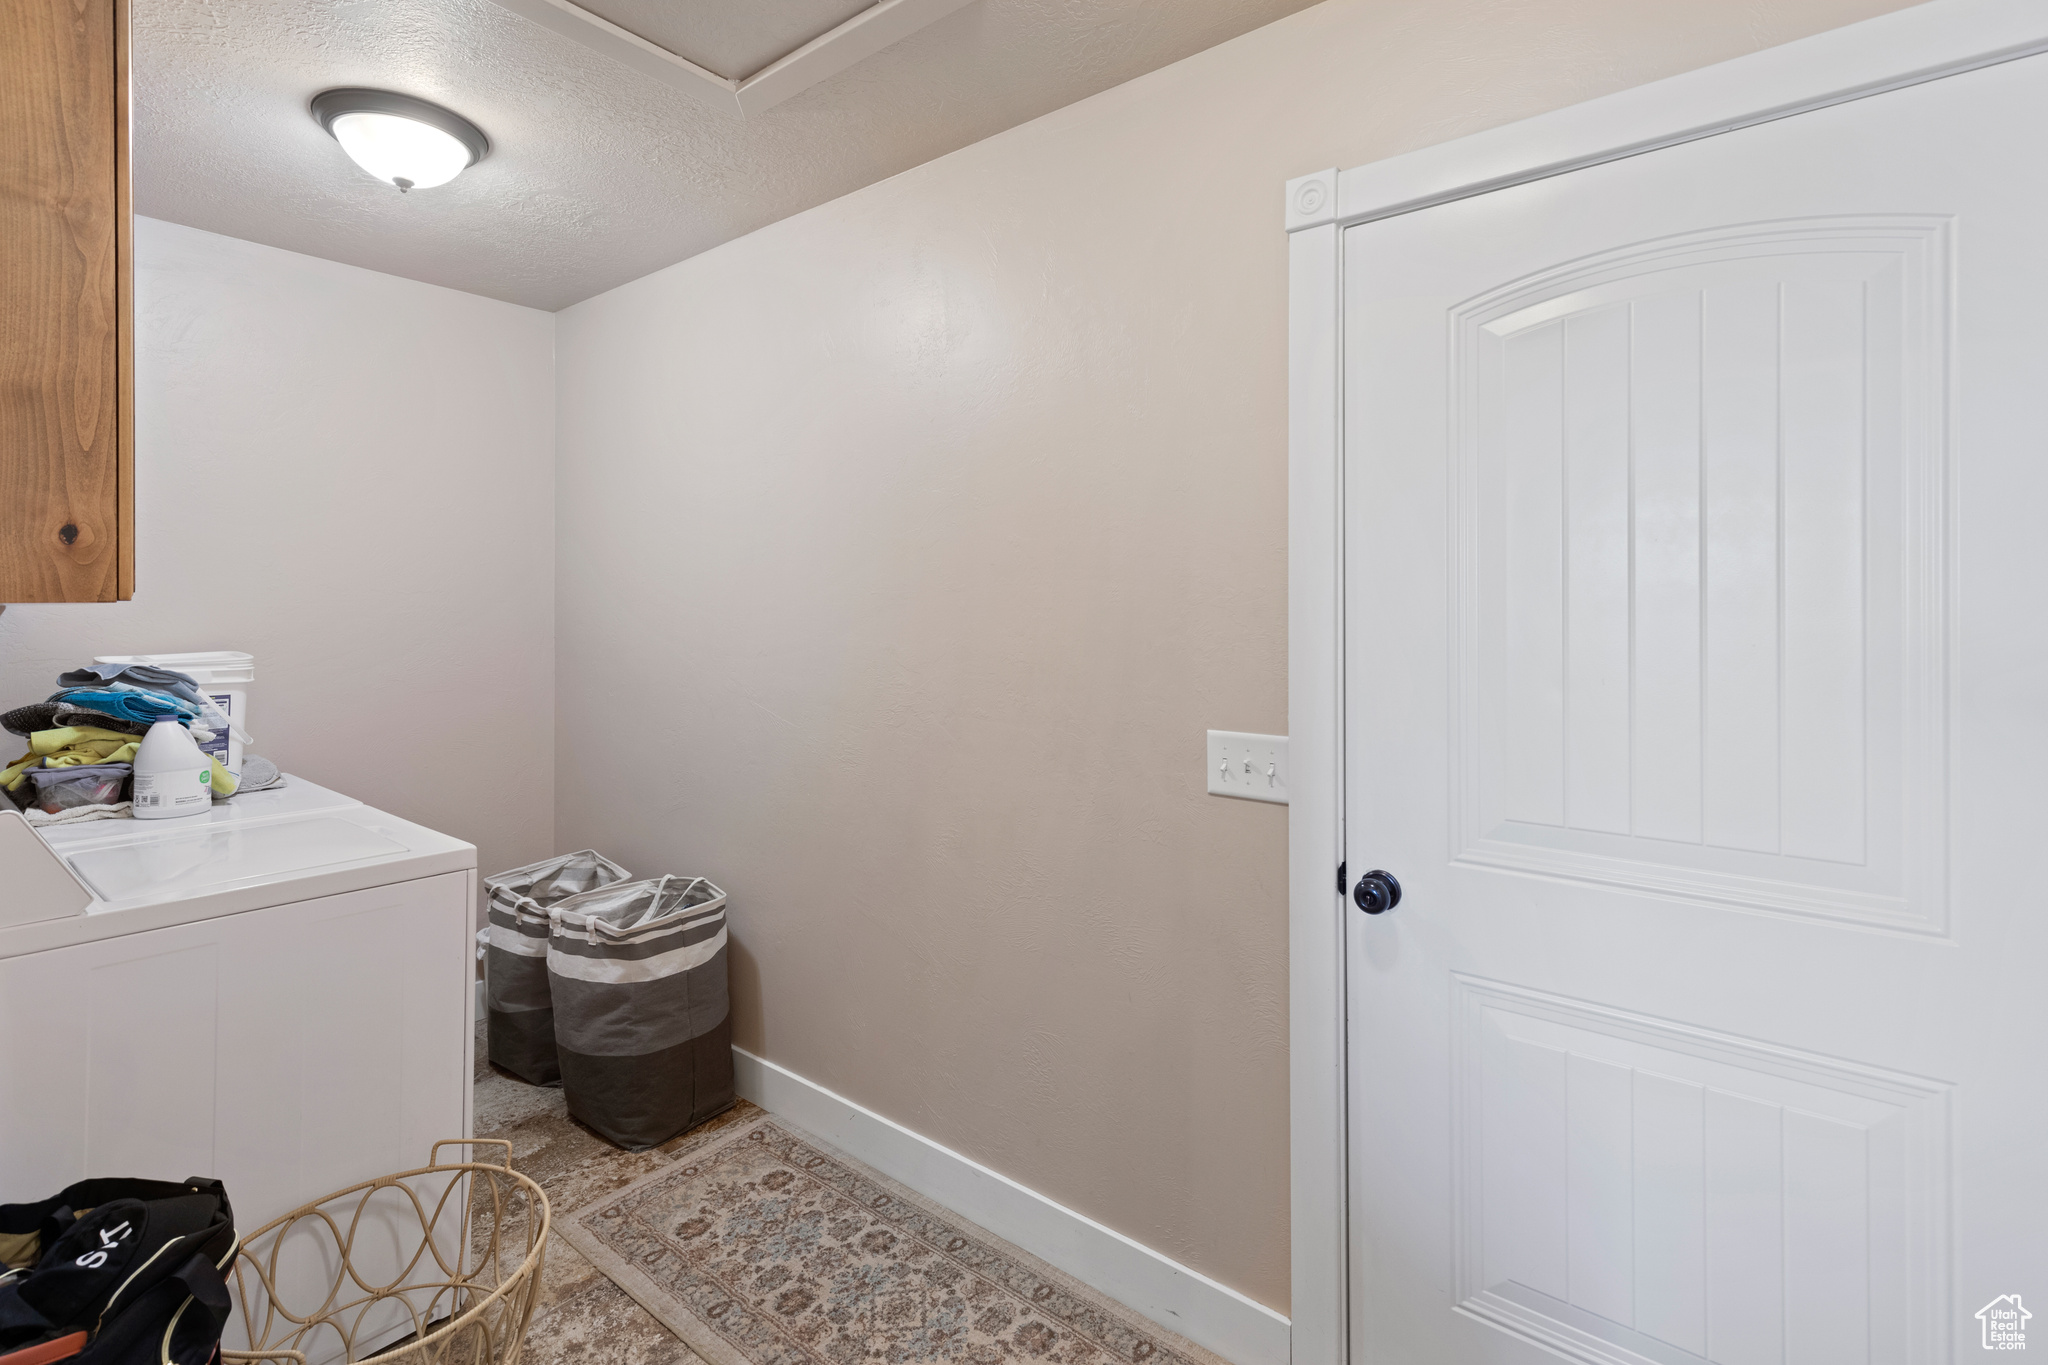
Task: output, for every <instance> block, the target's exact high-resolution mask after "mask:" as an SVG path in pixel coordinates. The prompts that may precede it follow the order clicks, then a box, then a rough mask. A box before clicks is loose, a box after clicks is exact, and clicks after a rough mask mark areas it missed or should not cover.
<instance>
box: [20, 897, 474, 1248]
mask: <svg viewBox="0 0 2048 1365" xmlns="http://www.w3.org/2000/svg"><path fill="white" fill-rule="evenodd" d="M468 885H469V878H468V876H467V874H462V873H456V874H450V875H447V876H440V877H429V878H423V879H421V880H418V881H412V882H402V883H399V884H398V885H395V886H388V887H379V888H376V889H375V890H370V891H355V892H350V893H348V894H346V895H340V896H325V897H321V898H319V899H316V900H310V901H302V902H299V903H296V904H293V905H285V906H278V907H275V908H273V909H269V910H258V911H253V912H250V913H248V914H242V915H229V916H225V917H223V918H221V919H217V920H208V921H205V922H203V923H198V924H184V925H177V926H175V927H172V928H168V929H158V930H153V931H151V932H148V933H141V934H132V935H129V936H127V937H125V938H116V939H106V940H102V941H99V942H95V943H86V944H80V945H78V946H76V947H72V948H62V949H57V950H55V951H52V952H47V953H37V954H31V955H29V956H26V957H17V958H11V959H8V960H6V961H0V1038H4V1039H6V1040H7V1042H6V1046H4V1047H0V1203H4V1202H13V1201H17V1200H27V1199H40V1198H43V1197H45V1196H47V1195H49V1194H51V1193H53V1192H55V1191H56V1190H58V1189H61V1188H63V1187H64V1186H65V1185H67V1184H69V1183H71V1182H72V1181H74V1180H80V1179H83V1178H85V1177H87V1176H108V1175H132V1176H144V1177H149V1178H155V1179H164V1180H177V1179H181V1178H183V1177H185V1176H188V1175H210V1176H215V1177H218V1178H219V1179H221V1180H223V1181H225V1182H226V1184H227V1187H228V1192H229V1194H230V1196H231V1197H232V1198H233V1199H234V1201H235V1214H236V1221H237V1222H238V1223H239V1224H240V1225H241V1226H242V1227H243V1228H244V1229H245V1230H246V1229H253V1228H255V1227H257V1226H258V1225H259V1224H261V1223H263V1222H266V1221H268V1220H269V1219H271V1218H274V1217H276V1216H277V1215H278V1214H281V1213H284V1212H287V1211H289V1210H290V1209H292V1208H294V1207H296V1206H297V1205H299V1204H300V1203H303V1202H305V1201H306V1200H309V1199H313V1198H316V1197H318V1196H320V1195H323V1194H326V1193H328V1192H330V1191H332V1190H336V1189H340V1188H342V1187H343V1186H346V1185H350V1184H353V1183H355V1182H357V1181H360V1180H366V1179H369V1178H371V1177H374V1176H378V1175H383V1174H387V1173H389V1172H392V1171H399V1170H406V1169H409V1168H411V1167H415V1166H419V1165H423V1164H424V1163H425V1162H426V1159H427V1154H428V1149H429V1147H430V1146H431V1145H432V1144H433V1142H434V1141H436V1140H437V1139H440V1138H450V1137H464V1136H467V1135H468V1132H469V1085H470V1078H469V1065H470V1051H471V1047H472V1033H471V1026H470V1014H471V1008H472V997H471V989H470V979H471V972H472V968H471V964H470V958H469V929H470V923H469V921H470V912H469V900H470V898H469V896H468V894H467V888H468Z"/></svg>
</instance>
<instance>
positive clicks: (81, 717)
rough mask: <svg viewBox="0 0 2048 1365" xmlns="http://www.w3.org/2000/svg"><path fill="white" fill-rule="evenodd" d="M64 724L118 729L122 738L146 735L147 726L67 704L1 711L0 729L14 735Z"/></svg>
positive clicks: (32, 732)
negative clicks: (123, 736) (122, 735)
mask: <svg viewBox="0 0 2048 1365" xmlns="http://www.w3.org/2000/svg"><path fill="white" fill-rule="evenodd" d="M66 725H90V726H93V727H94V728H96V729H100V730H118V731H120V732H121V733H122V734H124V735H137V736H141V735H146V734H148V733H149V724H148V723H147V722H145V721H139V720H123V719H121V718H120V717H119V716H110V715H108V714H107V713H106V712H104V711H88V710H86V709H85V708H84V707H80V706H73V705H71V704H70V703H69V702H61V701H39V702H35V703H33V704H31V705H28V706H17V707H15V708H14V709H13V710H12V711H0V729H4V730H7V731H9V732H10V733H13V734H17V735H32V734H34V733H35V732H36V731H38V730H56V729H60V728H62V727H63V726H66Z"/></svg>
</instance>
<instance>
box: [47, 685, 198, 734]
mask: <svg viewBox="0 0 2048 1365" xmlns="http://www.w3.org/2000/svg"><path fill="white" fill-rule="evenodd" d="M48 700H50V701H53V702H64V703H67V704H69V705H71V706H76V707H81V708H83V709H84V710H87V711H99V712H103V713H105V714H106V715H109V716H115V717H118V718H119V719H121V720H135V721H143V722H145V723H148V724H155V723H156V722H157V721H160V720H175V721H177V722H178V723H179V724H181V725H185V726H188V727H189V726H190V725H191V724H192V722H193V721H195V720H197V719H198V718H199V708H198V707H196V706H192V705H189V704H187V703H185V702H182V701H179V700H178V699H177V698H176V697H171V696H166V695H164V694H163V693H161V692H137V691H130V690H126V689H123V690H119V691H117V690H115V689H114V688H111V687H80V688H73V689H72V690H70V691H67V692H59V693H57V694H56V695H55V696H52V697H50V698H49V699H48Z"/></svg>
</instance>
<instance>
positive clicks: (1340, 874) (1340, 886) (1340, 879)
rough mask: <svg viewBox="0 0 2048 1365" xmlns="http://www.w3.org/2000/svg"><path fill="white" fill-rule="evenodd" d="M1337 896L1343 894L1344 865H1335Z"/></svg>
mask: <svg viewBox="0 0 2048 1365" xmlns="http://www.w3.org/2000/svg"><path fill="white" fill-rule="evenodd" d="M1337 894H1338V895H1340V896H1341V895H1343V894H1344V864H1343V863H1338V864H1337Z"/></svg>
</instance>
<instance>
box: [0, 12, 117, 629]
mask: <svg viewBox="0 0 2048 1365" xmlns="http://www.w3.org/2000/svg"><path fill="white" fill-rule="evenodd" d="M127 23H128V13H127V5H126V3H125V0H10V3H8V4H7V5H5V6H4V7H0V507H4V508H5V509H6V515H5V516H4V517H0V602H111V601H115V600H125V599H127V598H129V597H131V596H133V595H134V580H135V568H134V566H135V551H134V537H133V535H132V533H131V532H132V523H133V507H134V493H133V487H134V478H133V473H134V466H133V456H132V449H133V444H134V443H133V440H132V436H131V433H132V431H133V425H134V423H133V409H132V403H131V396H132V392H133V385H132V382H131V376H130V369H131V366H130V355H131V352H132V342H131V338H130V316H131V309H130V307H129V299H128V286H129V278H130V273H131V272H130V263H129V221H130V220H129V205H128V71H127V60H128V56H127V52H128V44H127Z"/></svg>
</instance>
